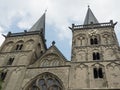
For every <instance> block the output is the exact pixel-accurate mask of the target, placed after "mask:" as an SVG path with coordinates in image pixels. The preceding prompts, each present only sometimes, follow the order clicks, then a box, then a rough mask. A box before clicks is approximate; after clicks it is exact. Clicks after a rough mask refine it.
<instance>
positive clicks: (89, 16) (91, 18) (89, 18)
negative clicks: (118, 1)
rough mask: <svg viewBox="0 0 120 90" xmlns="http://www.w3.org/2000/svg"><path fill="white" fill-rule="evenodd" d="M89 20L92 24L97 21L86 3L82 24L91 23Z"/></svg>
mask: <svg viewBox="0 0 120 90" xmlns="http://www.w3.org/2000/svg"><path fill="white" fill-rule="evenodd" d="M91 22H92V23H93V24H95V23H99V22H98V20H97V19H96V17H95V16H94V14H93V12H92V11H91V9H90V6H89V5H88V10H87V14H86V17H85V20H84V25H87V24H91Z"/></svg>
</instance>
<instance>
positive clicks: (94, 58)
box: [93, 52, 100, 60]
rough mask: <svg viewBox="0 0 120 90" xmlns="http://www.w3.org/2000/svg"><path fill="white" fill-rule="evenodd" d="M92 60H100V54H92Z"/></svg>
mask: <svg viewBox="0 0 120 90" xmlns="http://www.w3.org/2000/svg"><path fill="white" fill-rule="evenodd" d="M93 60H100V54H99V53H98V52H93Z"/></svg>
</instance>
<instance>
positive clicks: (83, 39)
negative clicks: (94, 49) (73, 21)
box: [74, 34, 87, 46]
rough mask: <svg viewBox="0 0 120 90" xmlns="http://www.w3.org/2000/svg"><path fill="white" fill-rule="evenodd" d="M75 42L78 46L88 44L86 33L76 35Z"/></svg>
mask: <svg viewBox="0 0 120 90" xmlns="http://www.w3.org/2000/svg"><path fill="white" fill-rule="evenodd" d="M74 42H75V44H76V46H85V45H86V42H87V41H86V35H85V34H79V35H77V36H75V41H74Z"/></svg>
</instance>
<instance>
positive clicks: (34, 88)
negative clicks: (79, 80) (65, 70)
mask: <svg viewBox="0 0 120 90" xmlns="http://www.w3.org/2000/svg"><path fill="white" fill-rule="evenodd" d="M26 90H63V87H62V84H61V82H60V81H59V80H58V79H57V77H56V76H54V75H52V74H51V73H44V74H42V75H40V76H39V77H38V78H37V79H35V80H34V81H33V82H32V83H31V84H30V85H29V86H28V88H27V89H26Z"/></svg>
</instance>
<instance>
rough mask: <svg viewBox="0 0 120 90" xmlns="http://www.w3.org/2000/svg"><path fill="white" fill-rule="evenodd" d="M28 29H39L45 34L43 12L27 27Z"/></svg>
mask: <svg viewBox="0 0 120 90" xmlns="http://www.w3.org/2000/svg"><path fill="white" fill-rule="evenodd" d="M29 31H41V32H42V33H43V35H45V13H44V14H43V15H42V16H41V17H40V19H39V20H38V21H37V22H36V23H35V24H34V25H33V26H32V27H31V28H30V29H29Z"/></svg>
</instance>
